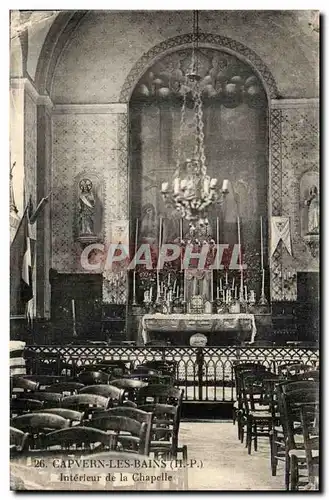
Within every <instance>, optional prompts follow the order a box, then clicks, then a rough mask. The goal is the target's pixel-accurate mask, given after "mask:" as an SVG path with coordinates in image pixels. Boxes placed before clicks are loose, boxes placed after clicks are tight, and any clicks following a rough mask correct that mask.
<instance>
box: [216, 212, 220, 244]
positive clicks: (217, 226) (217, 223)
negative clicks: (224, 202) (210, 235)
mask: <svg viewBox="0 0 329 500" xmlns="http://www.w3.org/2000/svg"><path fill="white" fill-rule="evenodd" d="M216 240H217V245H219V217H217V219H216Z"/></svg>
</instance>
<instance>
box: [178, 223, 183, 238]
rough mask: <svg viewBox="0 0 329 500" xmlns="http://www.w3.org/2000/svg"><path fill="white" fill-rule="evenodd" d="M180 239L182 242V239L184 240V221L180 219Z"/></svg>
mask: <svg viewBox="0 0 329 500" xmlns="http://www.w3.org/2000/svg"><path fill="white" fill-rule="evenodd" d="M179 237H180V240H181V241H182V239H183V219H182V218H180V219H179Z"/></svg>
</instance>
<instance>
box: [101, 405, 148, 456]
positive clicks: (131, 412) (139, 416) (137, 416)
mask: <svg viewBox="0 0 329 500" xmlns="http://www.w3.org/2000/svg"><path fill="white" fill-rule="evenodd" d="M106 413H107V414H108V415H109V416H114V417H115V416H119V417H128V418H132V419H133V420H137V421H138V422H140V423H141V424H143V423H145V424H146V430H145V433H146V434H145V450H144V453H145V454H146V455H148V454H149V452H150V441H151V429H152V423H153V413H150V412H147V411H144V410H141V409H138V408H132V407H126V406H117V407H116V408H110V409H109V410H106ZM99 416H101V415H99Z"/></svg>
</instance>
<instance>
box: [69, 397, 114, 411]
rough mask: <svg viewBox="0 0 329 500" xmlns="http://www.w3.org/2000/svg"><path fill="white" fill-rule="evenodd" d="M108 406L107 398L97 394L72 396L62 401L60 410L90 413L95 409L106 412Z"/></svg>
mask: <svg viewBox="0 0 329 500" xmlns="http://www.w3.org/2000/svg"><path fill="white" fill-rule="evenodd" d="M108 405H109V398H105V397H104V396H99V395H98V394H74V395H73V396H67V397H65V398H63V399H62V404H61V407H62V408H68V409H70V410H76V411H83V412H86V411H88V412H92V411H93V410H95V409H102V410H106V408H107V407H108Z"/></svg>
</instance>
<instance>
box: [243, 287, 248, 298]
mask: <svg viewBox="0 0 329 500" xmlns="http://www.w3.org/2000/svg"><path fill="white" fill-rule="evenodd" d="M244 295H245V300H246V302H247V301H248V289H247V285H245V287H244Z"/></svg>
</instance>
